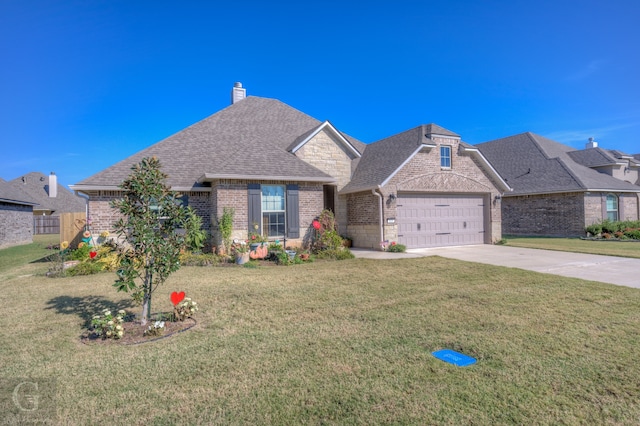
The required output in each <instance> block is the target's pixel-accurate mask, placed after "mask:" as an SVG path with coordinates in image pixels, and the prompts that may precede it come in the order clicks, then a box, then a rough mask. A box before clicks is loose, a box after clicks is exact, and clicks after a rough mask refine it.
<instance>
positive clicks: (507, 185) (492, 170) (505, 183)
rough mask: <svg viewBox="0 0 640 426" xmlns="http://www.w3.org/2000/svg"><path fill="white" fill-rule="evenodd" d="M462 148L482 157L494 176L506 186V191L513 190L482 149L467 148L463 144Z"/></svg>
mask: <svg viewBox="0 0 640 426" xmlns="http://www.w3.org/2000/svg"><path fill="white" fill-rule="evenodd" d="M460 148H462V150H463V151H464V152H468V153H470V154H474V155H476V156H478V157H480V160H482V162H483V163H484V164H485V166H487V167H488V168H489V171H490V172H491V174H492V175H493V177H494V178H496V179H497V180H498V182H500V183H501V184H502V185H503V186H504V189H505V191H513V188H511V187H510V186H509V184H508V183H507V182H506V181H505V180H504V179H503V178H502V176H500V173H498V171H497V170H496V169H494V168H493V166H492V165H491V163H490V162H489V161H488V160H487V159H486V158H485V156H484V155H482V152H480V150H479V149H478V148H467V147H465V146H462V145H461V146H460Z"/></svg>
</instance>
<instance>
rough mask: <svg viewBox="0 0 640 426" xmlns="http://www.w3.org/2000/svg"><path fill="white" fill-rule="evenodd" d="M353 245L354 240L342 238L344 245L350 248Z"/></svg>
mask: <svg viewBox="0 0 640 426" xmlns="http://www.w3.org/2000/svg"><path fill="white" fill-rule="evenodd" d="M352 244H353V240H352V239H351V237H344V236H343V237H342V245H343V246H345V247H347V248H350V247H351V245H352Z"/></svg>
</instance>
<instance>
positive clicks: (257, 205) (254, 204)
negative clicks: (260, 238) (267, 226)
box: [247, 183, 262, 234]
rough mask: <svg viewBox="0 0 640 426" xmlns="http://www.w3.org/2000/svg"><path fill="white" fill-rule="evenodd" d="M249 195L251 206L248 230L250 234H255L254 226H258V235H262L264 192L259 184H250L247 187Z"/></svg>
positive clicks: (248, 199)
mask: <svg viewBox="0 0 640 426" xmlns="http://www.w3.org/2000/svg"><path fill="white" fill-rule="evenodd" d="M247 188H248V190H249V193H248V195H247V202H248V205H249V212H248V215H247V216H248V217H249V223H248V224H247V229H248V230H249V232H254V229H253V224H254V223H257V224H258V231H257V232H258V233H259V234H262V218H261V216H262V201H261V200H262V198H261V196H262V190H261V189H260V184H259V183H250V184H248V185H247Z"/></svg>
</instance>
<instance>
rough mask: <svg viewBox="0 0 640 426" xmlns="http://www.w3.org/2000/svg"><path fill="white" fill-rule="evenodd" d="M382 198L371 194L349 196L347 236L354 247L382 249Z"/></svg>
mask: <svg viewBox="0 0 640 426" xmlns="http://www.w3.org/2000/svg"><path fill="white" fill-rule="evenodd" d="M379 205H380V198H379V197H377V196H376V195H373V194H372V193H371V191H369V192H359V193H355V194H348V195H347V206H348V209H347V220H348V225H347V232H346V233H347V236H349V237H350V238H351V240H352V241H353V246H354V247H360V248H369V249H379V248H380V213H379Z"/></svg>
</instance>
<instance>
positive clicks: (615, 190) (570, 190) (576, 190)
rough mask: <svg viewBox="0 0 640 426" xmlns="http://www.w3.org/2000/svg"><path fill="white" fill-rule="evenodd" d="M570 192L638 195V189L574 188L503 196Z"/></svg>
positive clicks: (514, 195)
mask: <svg viewBox="0 0 640 426" xmlns="http://www.w3.org/2000/svg"><path fill="white" fill-rule="evenodd" d="M570 192H584V193H587V192H617V193H619V192H624V193H627V194H635V193H640V189H638V190H637V191H634V190H631V189H611V188H609V189H603V188H600V189H597V188H595V189H592V188H587V189H584V188H574V189H570V188H567V189H558V190H555V191H535V192H518V193H515V194H504V196H505V197H524V196H529V195H548V194H567V193H570Z"/></svg>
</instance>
